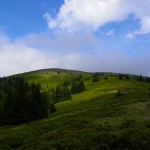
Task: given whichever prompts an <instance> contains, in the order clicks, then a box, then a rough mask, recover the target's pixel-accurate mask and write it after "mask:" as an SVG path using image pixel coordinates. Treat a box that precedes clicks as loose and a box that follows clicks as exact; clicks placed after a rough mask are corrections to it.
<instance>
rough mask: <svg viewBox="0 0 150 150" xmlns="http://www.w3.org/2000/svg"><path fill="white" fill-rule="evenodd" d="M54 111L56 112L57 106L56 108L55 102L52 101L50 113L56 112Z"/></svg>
mask: <svg viewBox="0 0 150 150" xmlns="http://www.w3.org/2000/svg"><path fill="white" fill-rule="evenodd" d="M54 112H56V108H55V105H54V103H53V102H52V103H51V105H50V113H54Z"/></svg>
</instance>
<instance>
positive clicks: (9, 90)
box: [0, 77, 53, 125]
mask: <svg viewBox="0 0 150 150" xmlns="http://www.w3.org/2000/svg"><path fill="white" fill-rule="evenodd" d="M51 105H53V104H52V103H50V101H49V95H48V93H47V92H42V90H41V85H40V84H35V83H31V84H29V83H27V82H26V81H25V79H24V78H20V77H11V78H1V79H0V125H6V124H7V125H12V124H19V123H24V122H29V121H32V120H35V119H40V118H45V117H47V116H48V114H49V113H50V108H51Z"/></svg>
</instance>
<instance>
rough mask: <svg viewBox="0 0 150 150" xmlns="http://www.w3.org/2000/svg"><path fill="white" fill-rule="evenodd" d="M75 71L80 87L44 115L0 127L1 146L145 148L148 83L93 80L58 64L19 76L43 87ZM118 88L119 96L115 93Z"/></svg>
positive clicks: (149, 144) (149, 119)
mask: <svg viewBox="0 0 150 150" xmlns="http://www.w3.org/2000/svg"><path fill="white" fill-rule="evenodd" d="M80 74H82V77H83V79H84V82H85V86H86V91H85V92H83V93H80V94H76V95H74V96H73V100H70V101H65V102H60V103H58V104H56V108H57V111H56V113H53V114H51V115H50V116H49V118H47V119H44V120H38V121H34V122H30V123H27V124H22V125H17V126H3V127H0V149H2V150H5V149H6V150H9V149H18V150H23V149H27V150H30V149H31V150H35V149H36V150H38V149H39V150H41V149H50V150H51V149H52V150H56V149H57V150H63V149H66V150H72V149H74V150H82V149H83V150H91V149H93V150H97V149H98V150H99V149H145V150H146V149H150V98H149V97H148V96H147V92H148V83H144V82H138V81H135V80H133V79H130V80H125V79H124V80H118V78H117V77H115V76H112V77H110V76H108V80H104V77H105V76H101V77H100V81H99V82H96V83H92V75H90V74H89V73H84V72H78V71H69V70H60V69H51V70H41V71H35V72H30V73H25V74H22V75H23V76H25V77H26V78H27V79H28V81H29V82H31V81H35V82H41V83H42V85H43V88H46V87H47V86H49V87H54V86H56V85H57V84H58V83H60V82H63V81H65V80H66V79H70V78H72V77H75V76H78V75H80ZM127 86H128V87H129V89H126V88H125V87H127ZM118 88H119V89H121V91H122V93H123V95H122V96H120V97H116V96H115V93H116V92H117V89H118Z"/></svg>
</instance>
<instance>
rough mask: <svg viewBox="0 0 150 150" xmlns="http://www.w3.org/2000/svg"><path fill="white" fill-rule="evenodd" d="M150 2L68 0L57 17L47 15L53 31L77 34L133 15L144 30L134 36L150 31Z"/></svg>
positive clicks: (137, 31) (136, 32)
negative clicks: (78, 31) (66, 31)
mask: <svg viewBox="0 0 150 150" xmlns="http://www.w3.org/2000/svg"><path fill="white" fill-rule="evenodd" d="M149 8H150V1H149V0H134V1H131V0H65V2H64V4H63V5H62V6H61V8H60V10H59V12H58V14H57V15H56V18H53V17H52V16H51V14H48V13H46V14H45V15H44V17H45V18H46V20H47V22H48V25H49V28H50V29H55V28H58V29H62V30H68V31H76V30H80V29H82V30H83V29H85V28H88V29H92V30H97V29H99V28H100V27H102V26H103V25H105V24H106V23H109V22H116V21H122V20H125V19H126V18H127V17H128V15H130V14H132V15H133V16H134V19H137V20H139V23H140V25H141V28H140V29H138V30H136V31H135V32H134V33H129V35H130V36H129V38H130V37H131V34H133V36H135V35H138V34H147V33H149V32H150V9H149Z"/></svg>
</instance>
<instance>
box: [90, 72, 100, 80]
mask: <svg viewBox="0 0 150 150" xmlns="http://www.w3.org/2000/svg"><path fill="white" fill-rule="evenodd" d="M98 81H99V73H95V74H93V79H92V82H98Z"/></svg>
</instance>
